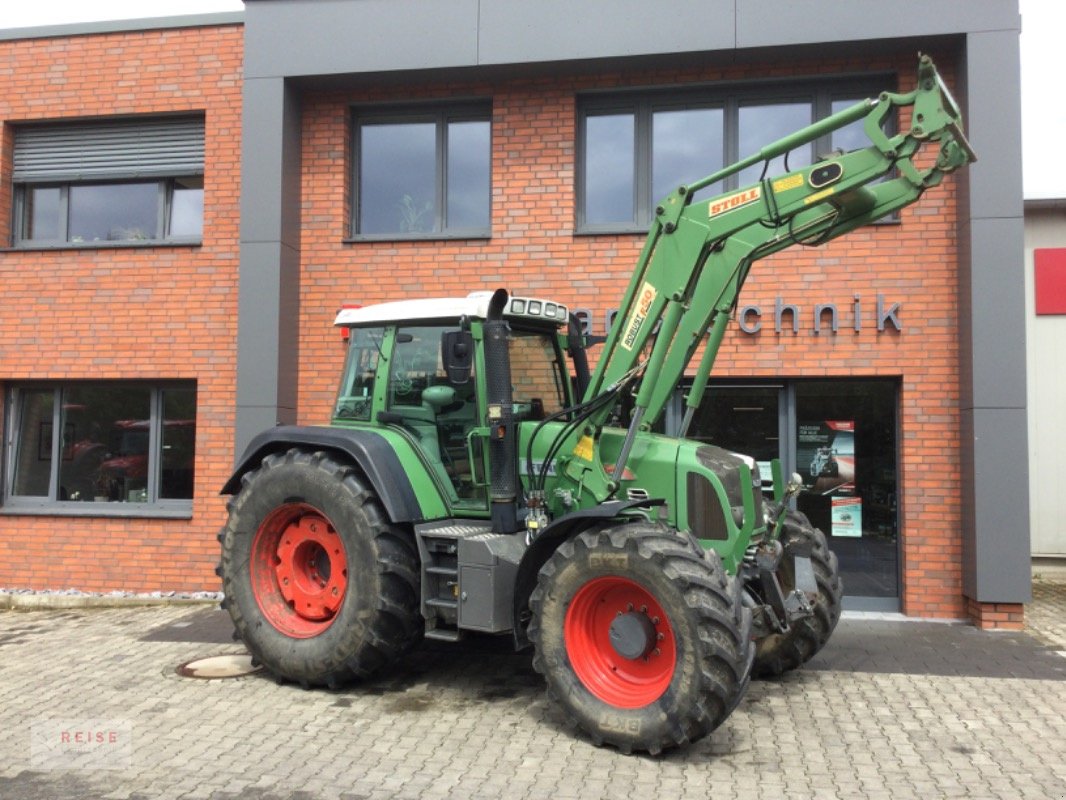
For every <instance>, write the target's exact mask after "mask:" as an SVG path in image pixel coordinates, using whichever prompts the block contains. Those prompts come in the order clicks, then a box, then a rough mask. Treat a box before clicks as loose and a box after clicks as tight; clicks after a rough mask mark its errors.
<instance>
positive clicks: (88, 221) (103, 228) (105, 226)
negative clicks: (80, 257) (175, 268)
mask: <svg viewBox="0 0 1066 800" xmlns="http://www.w3.org/2000/svg"><path fill="white" fill-rule="evenodd" d="M69 217H70V230H69V232H68V238H69V239H70V241H72V242H130V241H142V240H150V239H156V238H158V236H159V232H158V230H157V228H158V225H159V184H158V183H155V182H153V183H115V184H100V185H92V186H76V185H75V186H71V187H70V212H69Z"/></svg>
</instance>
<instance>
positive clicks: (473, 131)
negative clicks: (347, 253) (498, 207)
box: [355, 112, 491, 237]
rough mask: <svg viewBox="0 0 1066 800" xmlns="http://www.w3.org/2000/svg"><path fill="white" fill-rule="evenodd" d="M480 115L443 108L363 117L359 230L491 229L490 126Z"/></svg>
mask: <svg viewBox="0 0 1066 800" xmlns="http://www.w3.org/2000/svg"><path fill="white" fill-rule="evenodd" d="M478 116H479V115H477V114H465V115H461V116H459V117H455V118H453V117H452V116H451V115H450V114H446V113H444V112H440V113H436V114H434V113H420V114H418V115H416V116H413V117H412V118H410V119H406V120H405V119H399V120H398V119H396V117H395V116H392V117H385V118H375V117H374V116H373V115H371V116H368V117H366V118H364V119H362V120H360V122H359V123H358V137H357V142H358V143H357V147H358V156H357V158H356V159H355V163H356V165H357V169H358V176H357V181H356V186H357V188H358V198H357V200H358V202H357V206H358V212H357V216H356V228H357V233H358V234H359V235H363V236H400V237H404V236H418V235H428V234H435V233H449V234H459V235H462V234H483V233H486V232H488V230H489V228H490V220H489V209H490V198H491V190H490V163H491V141H490V137H491V133H490V132H491V126H490V124H489V121H488V119H486V118H477V117H478Z"/></svg>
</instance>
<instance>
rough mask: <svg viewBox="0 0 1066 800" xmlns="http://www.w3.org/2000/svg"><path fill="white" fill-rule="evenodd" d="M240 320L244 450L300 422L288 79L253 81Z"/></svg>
mask: <svg viewBox="0 0 1066 800" xmlns="http://www.w3.org/2000/svg"><path fill="white" fill-rule="evenodd" d="M241 128H242V137H243V138H242V141H243V144H242V152H241V264H240V285H239V291H238V311H237V313H238V319H237V431H236V442H235V445H236V450H237V455H239V454H240V452H241V451H242V450H243V449H244V447H245V446H246V445H247V443H248V442H249V441H250V440H251V438H252V437H253V436H254V435H255V434H257V433H259V432H260V431H262V430H263V429H265V428H270V427H273V426H274V425H277V424H278V423H292V422H295V420H296V388H297V381H296V375H297V369H298V366H299V298H300V104H299V96H298V95H297V93H296V92H295V91H294V90H293V89H292V88H291V87H289V86H287V85H286V82H285V81H284V80H282V79H280V78H257V79H249V80H245V83H244V104H243V120H242V125H241Z"/></svg>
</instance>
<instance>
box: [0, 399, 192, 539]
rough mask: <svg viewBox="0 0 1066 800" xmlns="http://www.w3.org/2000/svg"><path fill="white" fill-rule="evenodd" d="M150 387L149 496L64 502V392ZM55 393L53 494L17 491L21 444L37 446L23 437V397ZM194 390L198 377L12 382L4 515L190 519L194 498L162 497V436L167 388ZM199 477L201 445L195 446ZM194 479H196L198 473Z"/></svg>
mask: <svg viewBox="0 0 1066 800" xmlns="http://www.w3.org/2000/svg"><path fill="white" fill-rule="evenodd" d="M99 386H106V387H108V388H122V387H126V388H129V389H139V390H143V389H146V388H147V389H148V390H149V427H148V453H147V458H148V464H147V473H148V477H147V482H146V492H147V499H146V500H145V501H144V502H137V501H128V500H127V501H109V502H103V501H91V502H85V501H82V500H60V499H58V497H57V495H58V493H59V477H60V473H61V470H62V463H63V461H62V448H63V436H62V435H57V434H56V432H57V431H61V430H62V428H61V423H62V421H63V420H62V414H63V393H64V391H66V390H69V389H71V388H76V387H99ZM49 389H51V391H52V420H51V426H52V436H51V454H50V461H51V466H50V467H49V476H48V496H47V497H40V496H31V495H16V494H14V485H13V484H14V477H15V471H16V465H15V458H16V454H17V453H18V452H19V448H20V446H21V447H27V446H35V443H34V442H22V441H19V439H18V437H19V427H20V424H21V420H20V418H19V413H20V409H21V405H22V403H21V401H20V395H21V393H22V392H24V391H37V392H41V391H44V390H49ZM174 390H186V391H188V390H192V391H193V393H194V394H196V393H197V392H198V387H197V384H196V382H195V381H164V382H158V383H155V382H153V383H147V382H142V381H27V382H18V383H12V384H9V385H8V386H7V387H6V388H5V391H4V410H5V413H4V418H3V424H4V448H3V484H2V488H3V495H2V503H0V515H16V514H17V515H38V516H41V515H46V516H78V517H159V518H172V519H188V518H190V517H191V516H192V509H193V501H194V499H195V489H194V492H193V497H190V498H182V499H177V498H162V497H160V494H161V492H162V480H163V474H162V470H163V434H164V424H163V423H164V414H165V395H166V392H167V391H174ZM193 464H194V471H193V474H194V476H195V464H196V449H195V444H194V448H193ZM194 481H195V477H194Z"/></svg>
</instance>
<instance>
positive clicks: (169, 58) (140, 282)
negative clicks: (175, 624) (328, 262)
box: [0, 26, 243, 592]
mask: <svg viewBox="0 0 1066 800" xmlns="http://www.w3.org/2000/svg"><path fill="white" fill-rule="evenodd" d="M242 36H243V31H242V28H241V27H240V26H219V27H208V28H189V29H174V30H154V31H144V32H125V33H115V34H100V35H87V36H70V37H61V38H47V39H30V40H20V41H6V42H0V81H2V84H0V85H2V87H3V88H2V89H0V126H2V127H0V242H3V243H4V244H5V245H6V244H7V243H9V242H10V241H11V239H10V226H11V202H12V187H11V182H10V175H11V157H12V142H13V136H12V125H17V124H19V123H22V122H31V121H38V120H63V119H77V118H84V117H113V116H126V115H133V114H152V113H169V112H197V113H203V114H204V116H205V121H206V162H205V208H204V236H203V244H202V246H197V247H143V248H142V247H137V248H102V249H91V250H89V249H84V250H73V249H67V250H52V251H34V252H30V251H25V252H17V251H10V250H9V251H6V252H0V286H2V287H3V292H2V294H0V382H2V383H3V386H4V387H5V388H6V386H7V385H9V384H10V383H11V382H13V381H23V380H33V379H42V380H49V381H57V380H82V379H89V380H106V379H147V380H170V379H183V380H194V381H196V386H197V402H198V408H197V436H196V465H195V469H196V473H195V474H196V486H195V500H194V502H193V510H192V519H191V521H190V520H160V519H114V518H103V517H97V518H86V517H56V516H41V517H38V516H12V515H9V514H2V515H0V587H7V588H31V589H44V588H68V587H73V588H76V589H80V590H86V591H111V590H115V589H123V590H130V591H135V592H150V591H156V590H178V591H192V590H203V589H215V588H217V584H218V582H217V579H216V578H215V576H214V574H213V565H214V563H215V561H216V560H217V547H218V545H217V543H216V541H215V533H216V532H217V530H218V528H219V527H220V525H221V524H222V522H223V520H224V516H225V508H224V502H223V499H222V498H220V497H219V495H218V490H219V488H220V487H221V485H222V483H223V482H224V481H225V479H226V478H227V477H228V472H229V469H230V467H231V465H232V442H233V433H232V431H233V424H234V403H235V396H234V389H235V383H236V371H235V365H236V347H235V338H236V309H237V299H236V292H237V265H238V247H237V243H238V224H239V209H238V196H239V195H238V188H239V187H238V181H239V176H240V109H241V58H242V41H243V40H242Z"/></svg>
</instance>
